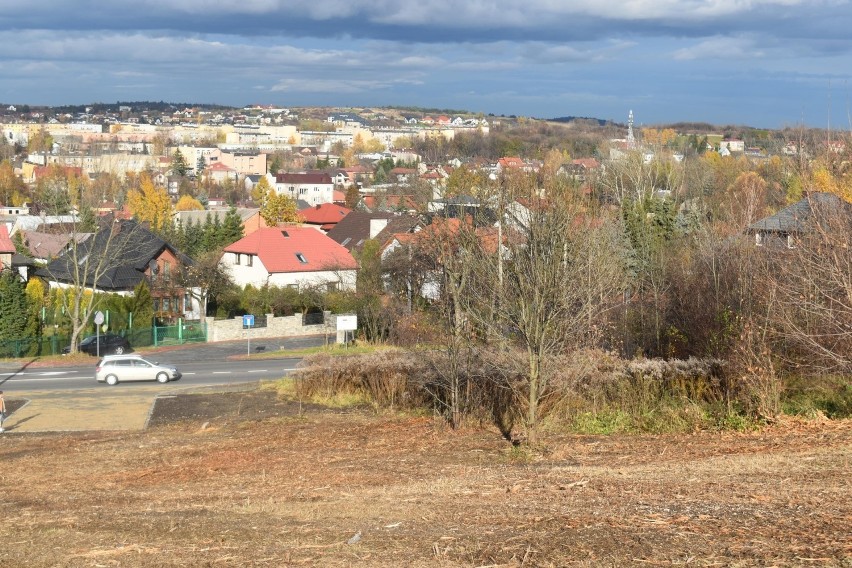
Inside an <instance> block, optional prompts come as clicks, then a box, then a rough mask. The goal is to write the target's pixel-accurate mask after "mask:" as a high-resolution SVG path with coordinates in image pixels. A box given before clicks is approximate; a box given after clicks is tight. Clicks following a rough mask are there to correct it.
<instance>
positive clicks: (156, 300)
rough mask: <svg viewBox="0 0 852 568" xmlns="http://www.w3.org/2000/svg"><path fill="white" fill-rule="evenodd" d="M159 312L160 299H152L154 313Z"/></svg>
mask: <svg viewBox="0 0 852 568" xmlns="http://www.w3.org/2000/svg"><path fill="white" fill-rule="evenodd" d="M159 311H160V299H159V298H154V312H159Z"/></svg>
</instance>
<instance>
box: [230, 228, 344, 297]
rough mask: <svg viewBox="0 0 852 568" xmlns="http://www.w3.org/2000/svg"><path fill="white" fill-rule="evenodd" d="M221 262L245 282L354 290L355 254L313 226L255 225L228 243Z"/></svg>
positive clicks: (238, 280) (241, 282) (234, 277)
mask: <svg viewBox="0 0 852 568" xmlns="http://www.w3.org/2000/svg"><path fill="white" fill-rule="evenodd" d="M220 263H221V265H222V266H223V267H224V268H225V269H226V270H228V271H229V272H230V275H231V278H232V279H233V281H234V282H235V283H236V284H238V285H240V286H245V285H247V284H251V285H252V286H258V287H260V286H264V285H266V284H269V285H270V286H294V287H297V288H305V287H308V288H310V287H313V286H321V287H323V289H335V288H336V289H342V290H354V288H355V274H356V270H357V267H358V264H357V262H356V261H355V258H354V257H353V256H352V255H351V254H350V253H349V251H348V250H346V248H345V247H343V246H341V245H339V244H338V243H336V242H335V241H334V240H332V239H330V238H329V237H327V236H326V235H325V234H324V233H322V232H321V231H318V230H317V229H315V228H313V227H299V226H294V225H282V226H279V227H267V228H263V229H258V230H257V231H255V232H253V233H251V234H250V235H247V236H245V237H243V238H242V239H240V240H238V241H237V242H235V243H233V244H231V245H228V246H227V247H225V249H224V253H223V254H222V259H221V261H220Z"/></svg>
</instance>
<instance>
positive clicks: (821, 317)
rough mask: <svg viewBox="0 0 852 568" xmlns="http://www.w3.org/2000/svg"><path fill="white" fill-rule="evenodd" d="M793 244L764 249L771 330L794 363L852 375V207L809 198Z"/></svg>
mask: <svg viewBox="0 0 852 568" xmlns="http://www.w3.org/2000/svg"><path fill="white" fill-rule="evenodd" d="M809 205H810V208H811V211H812V212H813V213H812V215H811V217H810V219H809V220H807V222H806V223H804V226H803V232H802V233H801V234H800V235H798V236H797V238H796V241H795V244H794V245H793V246H792V248H780V247H779V248H775V247H767V248H766V249H765V250H764V255H763V257H764V261H765V263H764V265H763V267H764V269H763V271H762V275H763V279H764V280H765V282H766V283H767V284H768V288H767V294H766V297H767V298H769V299H771V301H770V302H769V311H768V313H769V315H770V328H769V332H770V333H771V334H772V336H773V337H774V338H775V340H776V341H777V342H778V345H779V348H778V349H777V352H778V353H779V354H780V355H782V356H783V357H784V358H785V359H786V360H787V361H788V362H791V363H793V364H794V365H795V366H796V367H802V368H805V369H810V370H816V371H819V372H828V373H837V374H839V375H848V374H850V373H852V205H850V204H848V203H844V202H842V201H841V200H840V199H839V198H836V197H835V198H834V199H830V198H828V199H817V198H816V197H815V196H811V197H810V198H809Z"/></svg>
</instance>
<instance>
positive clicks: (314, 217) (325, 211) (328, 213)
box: [299, 203, 352, 231]
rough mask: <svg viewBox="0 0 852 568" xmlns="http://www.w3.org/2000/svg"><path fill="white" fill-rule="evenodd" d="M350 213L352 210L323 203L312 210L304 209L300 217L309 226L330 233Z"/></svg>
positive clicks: (300, 212)
mask: <svg viewBox="0 0 852 568" xmlns="http://www.w3.org/2000/svg"><path fill="white" fill-rule="evenodd" d="M350 211H352V210H351V209H347V208H346V207H341V206H340V205H335V204H334V203H322V204H320V205H315V206H313V207H311V208H310V209H302V210H301V211H299V215H301V216H302V219H304V220H305V223H307V224H308V225H318V226H319V228H320V229H322V230H323V231H330V230H331V229H333V228H334V226H335V225H337V223H338V222H339V221H340V220H341V219H343V218H344V217H346V216H347V215H348V214H349V212H350Z"/></svg>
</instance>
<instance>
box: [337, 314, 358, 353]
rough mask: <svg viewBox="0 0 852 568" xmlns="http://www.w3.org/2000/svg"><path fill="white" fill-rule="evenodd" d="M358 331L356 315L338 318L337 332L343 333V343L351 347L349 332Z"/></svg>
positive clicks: (343, 315)
mask: <svg viewBox="0 0 852 568" xmlns="http://www.w3.org/2000/svg"><path fill="white" fill-rule="evenodd" d="M356 329H358V316H357V315H356V314H340V315H338V316H337V331H342V332H343V336H344V339H343V343H344V344H345V345H349V332H354V331H355V330H356Z"/></svg>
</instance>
